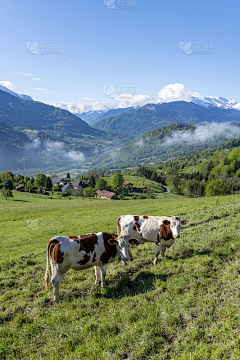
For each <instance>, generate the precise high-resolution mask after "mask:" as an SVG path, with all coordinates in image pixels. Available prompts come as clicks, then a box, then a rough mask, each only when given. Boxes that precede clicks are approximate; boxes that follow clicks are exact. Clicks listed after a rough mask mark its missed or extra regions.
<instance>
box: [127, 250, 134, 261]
mask: <svg viewBox="0 0 240 360" xmlns="http://www.w3.org/2000/svg"><path fill="white" fill-rule="evenodd" d="M128 255H129V259H130V261H133V256H132V253H131V251H130V249H128Z"/></svg>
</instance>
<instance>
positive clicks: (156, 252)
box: [153, 245, 161, 265]
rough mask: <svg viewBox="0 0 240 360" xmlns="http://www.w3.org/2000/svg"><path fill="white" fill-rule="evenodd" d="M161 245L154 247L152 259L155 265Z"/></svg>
mask: <svg viewBox="0 0 240 360" xmlns="http://www.w3.org/2000/svg"><path fill="white" fill-rule="evenodd" d="M160 249H161V245H159V246H157V245H156V247H155V259H154V261H153V265H157V262H158V255H159V254H160Z"/></svg>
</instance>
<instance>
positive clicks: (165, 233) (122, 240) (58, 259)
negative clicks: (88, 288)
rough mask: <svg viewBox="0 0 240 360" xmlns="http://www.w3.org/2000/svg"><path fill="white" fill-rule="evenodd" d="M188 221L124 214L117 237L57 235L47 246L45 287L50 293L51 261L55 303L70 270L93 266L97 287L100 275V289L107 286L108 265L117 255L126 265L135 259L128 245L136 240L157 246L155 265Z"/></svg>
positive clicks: (102, 234)
mask: <svg viewBox="0 0 240 360" xmlns="http://www.w3.org/2000/svg"><path fill="white" fill-rule="evenodd" d="M187 222H188V221H187V220H181V219H180V218H179V217H177V216H172V217H166V216H161V217H159V216H145V215H144V216H137V215H122V216H120V217H119V218H118V222H117V233H118V234H117V235H116V234H112V233H108V232H99V233H94V234H86V235H81V236H55V237H53V238H52V239H51V240H50V241H49V243H48V246H47V268H46V273H45V284H46V288H47V290H49V283H50V274H49V260H50V264H51V271H52V278H51V282H52V286H53V297H54V300H55V301H56V302H58V300H59V287H60V284H61V281H62V279H63V278H64V276H65V275H66V273H67V271H68V270H70V269H74V270H85V269H88V268H90V267H92V266H94V267H95V276H96V279H95V284H98V283H99V277H100V275H101V286H102V287H106V283H105V276H106V270H107V266H108V264H110V263H112V262H113V261H114V260H115V259H116V257H117V255H120V256H121V259H122V262H123V264H124V265H126V263H127V261H128V260H129V259H130V260H133V257H132V254H131V251H130V249H129V244H131V245H133V244H136V243H137V239H139V240H141V241H144V242H152V243H155V245H156V246H155V259H154V265H156V264H157V261H158V255H159V253H160V251H161V252H162V257H164V253H165V250H166V248H167V247H170V246H172V245H173V244H174V242H175V239H176V238H179V237H180V225H181V224H186V223H187Z"/></svg>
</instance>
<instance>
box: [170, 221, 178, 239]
mask: <svg viewBox="0 0 240 360" xmlns="http://www.w3.org/2000/svg"><path fill="white" fill-rule="evenodd" d="M180 224H181V220H180V218H179V217H177V216H173V217H172V218H171V219H170V229H171V230H172V234H173V238H174V239H177V238H180Z"/></svg>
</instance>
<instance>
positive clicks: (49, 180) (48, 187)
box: [44, 176, 52, 191]
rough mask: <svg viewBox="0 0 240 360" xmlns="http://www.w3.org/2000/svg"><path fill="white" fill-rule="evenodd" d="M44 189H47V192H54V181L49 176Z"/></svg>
mask: <svg viewBox="0 0 240 360" xmlns="http://www.w3.org/2000/svg"><path fill="white" fill-rule="evenodd" d="M44 187H45V190H47V191H51V190H52V181H51V179H50V177H49V176H47V177H46V180H45V184H44Z"/></svg>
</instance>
